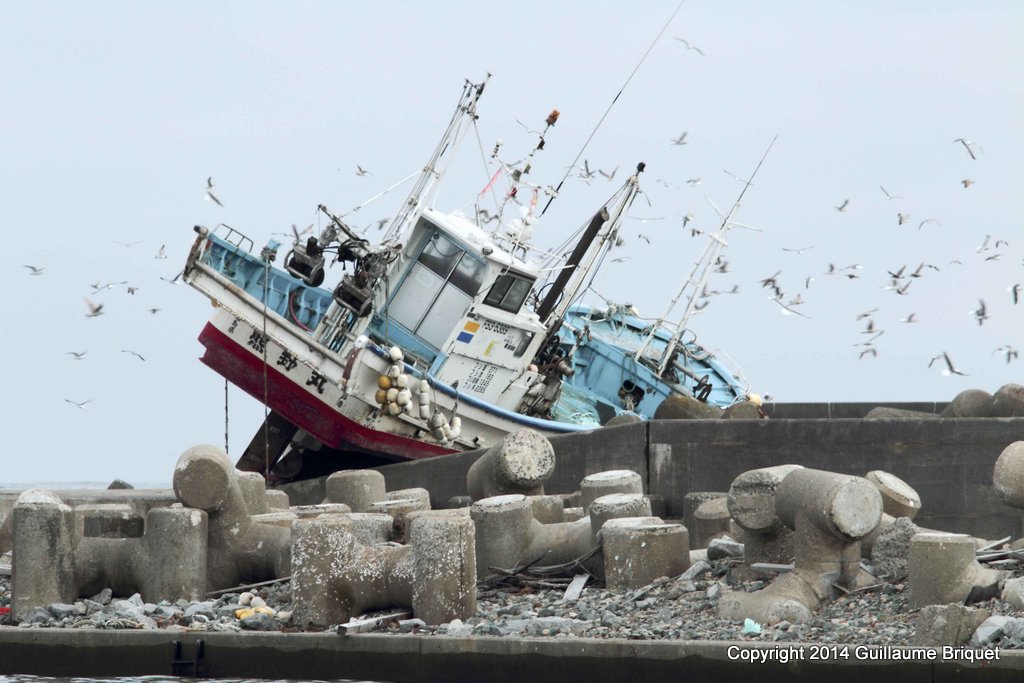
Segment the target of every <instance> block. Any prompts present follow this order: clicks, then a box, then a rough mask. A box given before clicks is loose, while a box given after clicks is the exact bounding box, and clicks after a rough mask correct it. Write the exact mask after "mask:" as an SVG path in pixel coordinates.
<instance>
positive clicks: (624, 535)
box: [601, 517, 690, 588]
mask: <svg viewBox="0 0 1024 683" xmlns="http://www.w3.org/2000/svg"><path fill="white" fill-rule="evenodd" d="M688 536H689V534H688V533H687V531H686V528H685V527H684V526H683V525H681V524H658V523H653V524H652V523H651V522H650V521H649V518H640V519H636V518H629V517H627V518H622V519H613V520H609V521H608V522H605V524H604V526H603V527H602V528H601V539H602V547H601V551H602V553H603V555H604V574H605V585H607V586H608V588H640V587H641V586H646V585H647V584H649V583H651V582H652V581H654V580H655V579H657V578H659V577H662V576H669V577H674V576H678V575H680V574H682V573H683V572H684V571H686V569H687V567H689V566H690V551H689V549H690V540H689V538H688Z"/></svg>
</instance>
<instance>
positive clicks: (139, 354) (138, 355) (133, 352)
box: [121, 349, 146, 361]
mask: <svg viewBox="0 0 1024 683" xmlns="http://www.w3.org/2000/svg"><path fill="white" fill-rule="evenodd" d="M121 353H130V354H132V355H133V356H135V357H136V358H138V359H139V360H141V361H144V360H146V359H145V358H143V357H142V354H141V353H139V352H138V351H132V350H131V349H121Z"/></svg>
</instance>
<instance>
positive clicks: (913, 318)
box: [900, 313, 917, 323]
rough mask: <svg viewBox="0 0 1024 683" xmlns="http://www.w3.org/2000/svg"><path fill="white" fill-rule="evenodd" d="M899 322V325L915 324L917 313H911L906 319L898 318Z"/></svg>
mask: <svg viewBox="0 0 1024 683" xmlns="http://www.w3.org/2000/svg"><path fill="white" fill-rule="evenodd" d="M900 322H901V323H916V322H917V313H911V314H910V315H908V316H907V317H906V318H900Z"/></svg>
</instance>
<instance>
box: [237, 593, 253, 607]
mask: <svg viewBox="0 0 1024 683" xmlns="http://www.w3.org/2000/svg"><path fill="white" fill-rule="evenodd" d="M254 597H256V596H255V595H253V594H252V593H250V592H249V591H245V592H244V593H242V594H241V595H239V596H238V604H239V605H241V606H242V607H248V606H249V603H251V602H252V599H253V598H254Z"/></svg>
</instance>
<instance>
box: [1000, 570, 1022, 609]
mask: <svg viewBox="0 0 1024 683" xmlns="http://www.w3.org/2000/svg"><path fill="white" fill-rule="evenodd" d="M1001 597H1002V599H1003V600H1005V601H1006V602H1008V603H1010V605H1011V606H1013V607H1015V608H1016V609H1024V576H1021V577H1017V578H1015V579H1007V580H1006V583H1005V584H1004V585H1003V594H1002V596H1001Z"/></svg>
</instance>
